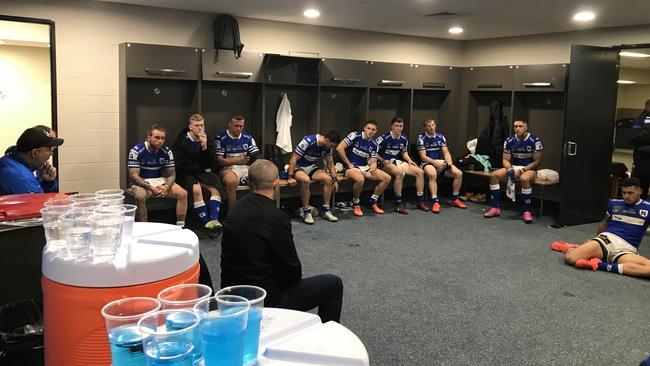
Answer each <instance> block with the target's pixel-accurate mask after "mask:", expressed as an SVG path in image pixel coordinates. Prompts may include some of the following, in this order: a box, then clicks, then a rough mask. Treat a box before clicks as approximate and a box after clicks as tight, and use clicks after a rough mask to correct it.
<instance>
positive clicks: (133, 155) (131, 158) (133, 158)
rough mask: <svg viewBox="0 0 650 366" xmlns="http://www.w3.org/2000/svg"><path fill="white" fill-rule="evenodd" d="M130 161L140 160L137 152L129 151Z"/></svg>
mask: <svg viewBox="0 0 650 366" xmlns="http://www.w3.org/2000/svg"><path fill="white" fill-rule="evenodd" d="M129 160H138V152H137V151H135V150H131V151H129Z"/></svg>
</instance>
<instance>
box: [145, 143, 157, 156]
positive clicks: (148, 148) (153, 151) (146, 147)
mask: <svg viewBox="0 0 650 366" xmlns="http://www.w3.org/2000/svg"><path fill="white" fill-rule="evenodd" d="M144 148H145V149H147V151H149V152H152V153H155V152H156V151H158V150H153V149H152V148H151V144H149V141H146V140H145V141H144Z"/></svg>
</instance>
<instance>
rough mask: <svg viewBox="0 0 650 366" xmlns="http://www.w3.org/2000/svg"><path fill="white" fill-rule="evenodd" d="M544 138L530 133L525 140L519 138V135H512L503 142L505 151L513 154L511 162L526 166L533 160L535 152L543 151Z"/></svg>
mask: <svg viewBox="0 0 650 366" xmlns="http://www.w3.org/2000/svg"><path fill="white" fill-rule="evenodd" d="M543 150H544V147H543V146H542V140H540V139H539V137H537V136H535V135H533V134H532V133H528V136H526V138H524V139H523V140H519V139H518V138H517V135H512V136H510V137H508V138H507V139H506V141H505V142H504V143H503V152H504V153H506V154H510V155H512V157H511V158H510V164H512V165H518V166H526V165H528V164H530V163H532V162H533V153H534V152H539V151H543Z"/></svg>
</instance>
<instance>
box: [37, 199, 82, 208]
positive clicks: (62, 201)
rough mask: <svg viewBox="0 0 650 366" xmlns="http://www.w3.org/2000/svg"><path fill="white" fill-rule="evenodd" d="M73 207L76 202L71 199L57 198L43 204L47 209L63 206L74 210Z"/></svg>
mask: <svg viewBox="0 0 650 366" xmlns="http://www.w3.org/2000/svg"><path fill="white" fill-rule="evenodd" d="M73 205H74V201H73V200H71V199H70V198H55V199H51V200H49V201H45V203H44V204H43V206H45V207H63V206H67V207H70V208H72V206H73Z"/></svg>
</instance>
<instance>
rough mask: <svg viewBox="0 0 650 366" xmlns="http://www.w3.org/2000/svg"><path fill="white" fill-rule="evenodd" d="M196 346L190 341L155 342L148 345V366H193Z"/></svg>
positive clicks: (146, 351)
mask: <svg viewBox="0 0 650 366" xmlns="http://www.w3.org/2000/svg"><path fill="white" fill-rule="evenodd" d="M193 350H194V346H193V345H192V342H191V341H190V340H189V339H183V338H182V337H181V338H177V339H173V340H160V341H159V340H154V341H151V342H150V343H147V346H146V347H145V355H146V357H147V366H192V351H193Z"/></svg>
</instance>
